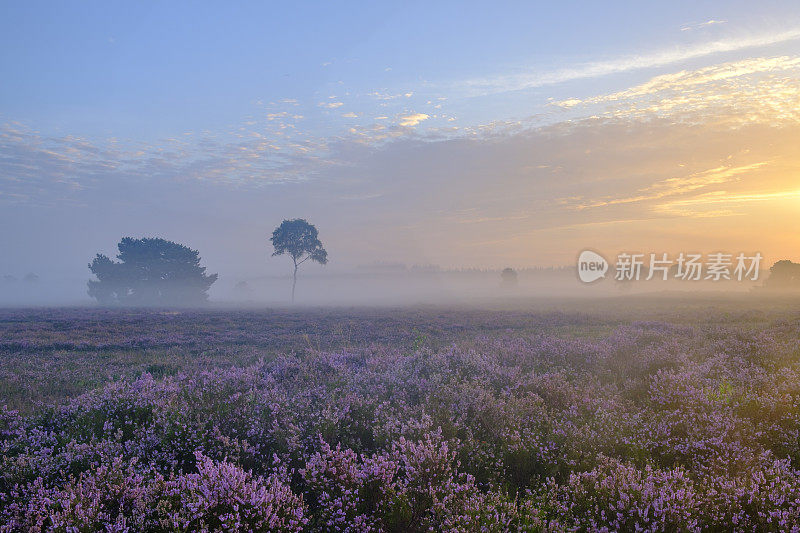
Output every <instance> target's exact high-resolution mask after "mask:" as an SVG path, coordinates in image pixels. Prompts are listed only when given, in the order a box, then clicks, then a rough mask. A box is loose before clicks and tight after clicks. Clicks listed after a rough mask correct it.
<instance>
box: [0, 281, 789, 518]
mask: <svg viewBox="0 0 800 533" xmlns="http://www.w3.org/2000/svg"><path fill="white" fill-rule="evenodd" d="M0 358H2V365H1V366H0V405H5V407H3V408H2V411H0V460H2V467H1V468H0V524H2V525H0V528H1V530H3V531H19V530H23V531H24V530H34V531H38V530H56V531H125V530H127V531H197V530H209V531H216V530H231V531H266V530H270V531H394V532H415V531H575V530H578V531H594V530H605V531H609V530H611V531H614V530H626V531H633V530H643V531H692V530H711V531H732V530H734V531H785V530H791V529H797V528H798V527H800V471H798V469H800V304H798V302H797V300H796V299H790V298H785V299H782V300H772V301H768V300H765V299H758V298H754V297H752V296H737V297H729V298H722V297H719V298H706V299H701V298H694V299H685V298H677V297H675V298H662V299H658V300H648V299H644V298H637V297H628V298H616V299H605V300H599V299H598V300H592V301H585V302H581V301H571V302H570V301H547V302H541V301H539V302H517V303H515V304H514V305H513V306H512V305H510V304H508V303H506V304H502V305H501V304H500V303H497V304H496V305H491V304H487V305H485V306H483V307H481V308H443V307H434V306H431V307H417V308H394V309H392V308H372V309H369V308H347V309H345V308H322V309H295V310H293V309H277V310H276V309H273V310H233V309H207V310H198V311H185V310H184V311H181V310H123V309H116V310H114V309H105V310H104V309H92V308H82V309H19V310H12V309H8V310H0Z"/></svg>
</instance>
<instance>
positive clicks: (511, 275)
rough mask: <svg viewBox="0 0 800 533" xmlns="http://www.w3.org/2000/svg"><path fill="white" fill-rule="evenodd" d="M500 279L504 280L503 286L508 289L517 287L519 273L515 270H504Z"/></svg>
mask: <svg viewBox="0 0 800 533" xmlns="http://www.w3.org/2000/svg"><path fill="white" fill-rule="evenodd" d="M500 279H502V280H503V285H505V286H508V287H513V286H516V284H517V271H516V270H514V269H513V268H504V269H503V271H502V272H500Z"/></svg>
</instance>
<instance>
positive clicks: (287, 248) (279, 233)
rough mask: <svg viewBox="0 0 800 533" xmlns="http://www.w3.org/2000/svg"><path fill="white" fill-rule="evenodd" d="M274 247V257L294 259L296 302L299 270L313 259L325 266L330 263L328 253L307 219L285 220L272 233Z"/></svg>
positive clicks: (293, 275)
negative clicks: (286, 256)
mask: <svg viewBox="0 0 800 533" xmlns="http://www.w3.org/2000/svg"><path fill="white" fill-rule="evenodd" d="M270 241H272V246H273V247H274V248H275V251H274V252H273V254H272V255H273V256H276V255H283V254H289V257H291V258H292V263H293V265H294V271H293V272H292V301H293V302H294V289H295V286H296V285H297V268H298V267H299V266H300V265H302V264H303V263H305V262H306V261H308V260H309V259H311V260H312V261H316V262H317V263H319V264H321V265H324V264H326V263H327V262H328V252H326V251H325V248H323V247H322V242H320V240H319V233H318V232H317V228H316V227H314V225H313V224H309V223H308V222H307V221H306V220H305V219H302V218H294V219H292V220H284V221H283V222H281V225H280V226H278V227H277V228H275V231H273V232H272V237H270Z"/></svg>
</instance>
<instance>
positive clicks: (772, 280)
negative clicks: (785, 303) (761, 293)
mask: <svg viewBox="0 0 800 533" xmlns="http://www.w3.org/2000/svg"><path fill="white" fill-rule="evenodd" d="M764 285H765V286H766V287H768V288H770V289H791V288H796V289H800V264H798V263H793V262H791V261H789V260H788V259H783V260H781V261H778V262H777V263H775V264H774V265H772V268H770V269H769V277H768V278H767V280H766V281H765V282H764Z"/></svg>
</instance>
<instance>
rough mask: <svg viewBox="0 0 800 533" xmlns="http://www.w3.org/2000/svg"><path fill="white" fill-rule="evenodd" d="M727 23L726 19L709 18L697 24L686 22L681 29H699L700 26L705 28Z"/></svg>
mask: <svg viewBox="0 0 800 533" xmlns="http://www.w3.org/2000/svg"><path fill="white" fill-rule="evenodd" d="M727 23H728V21H727V20H715V19H711V20H707V21H705V22H701V23H699V24H687V25H685V26H682V27H681V31H691V30H699V29H702V28H707V27H709V26H717V25H719V24H727Z"/></svg>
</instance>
